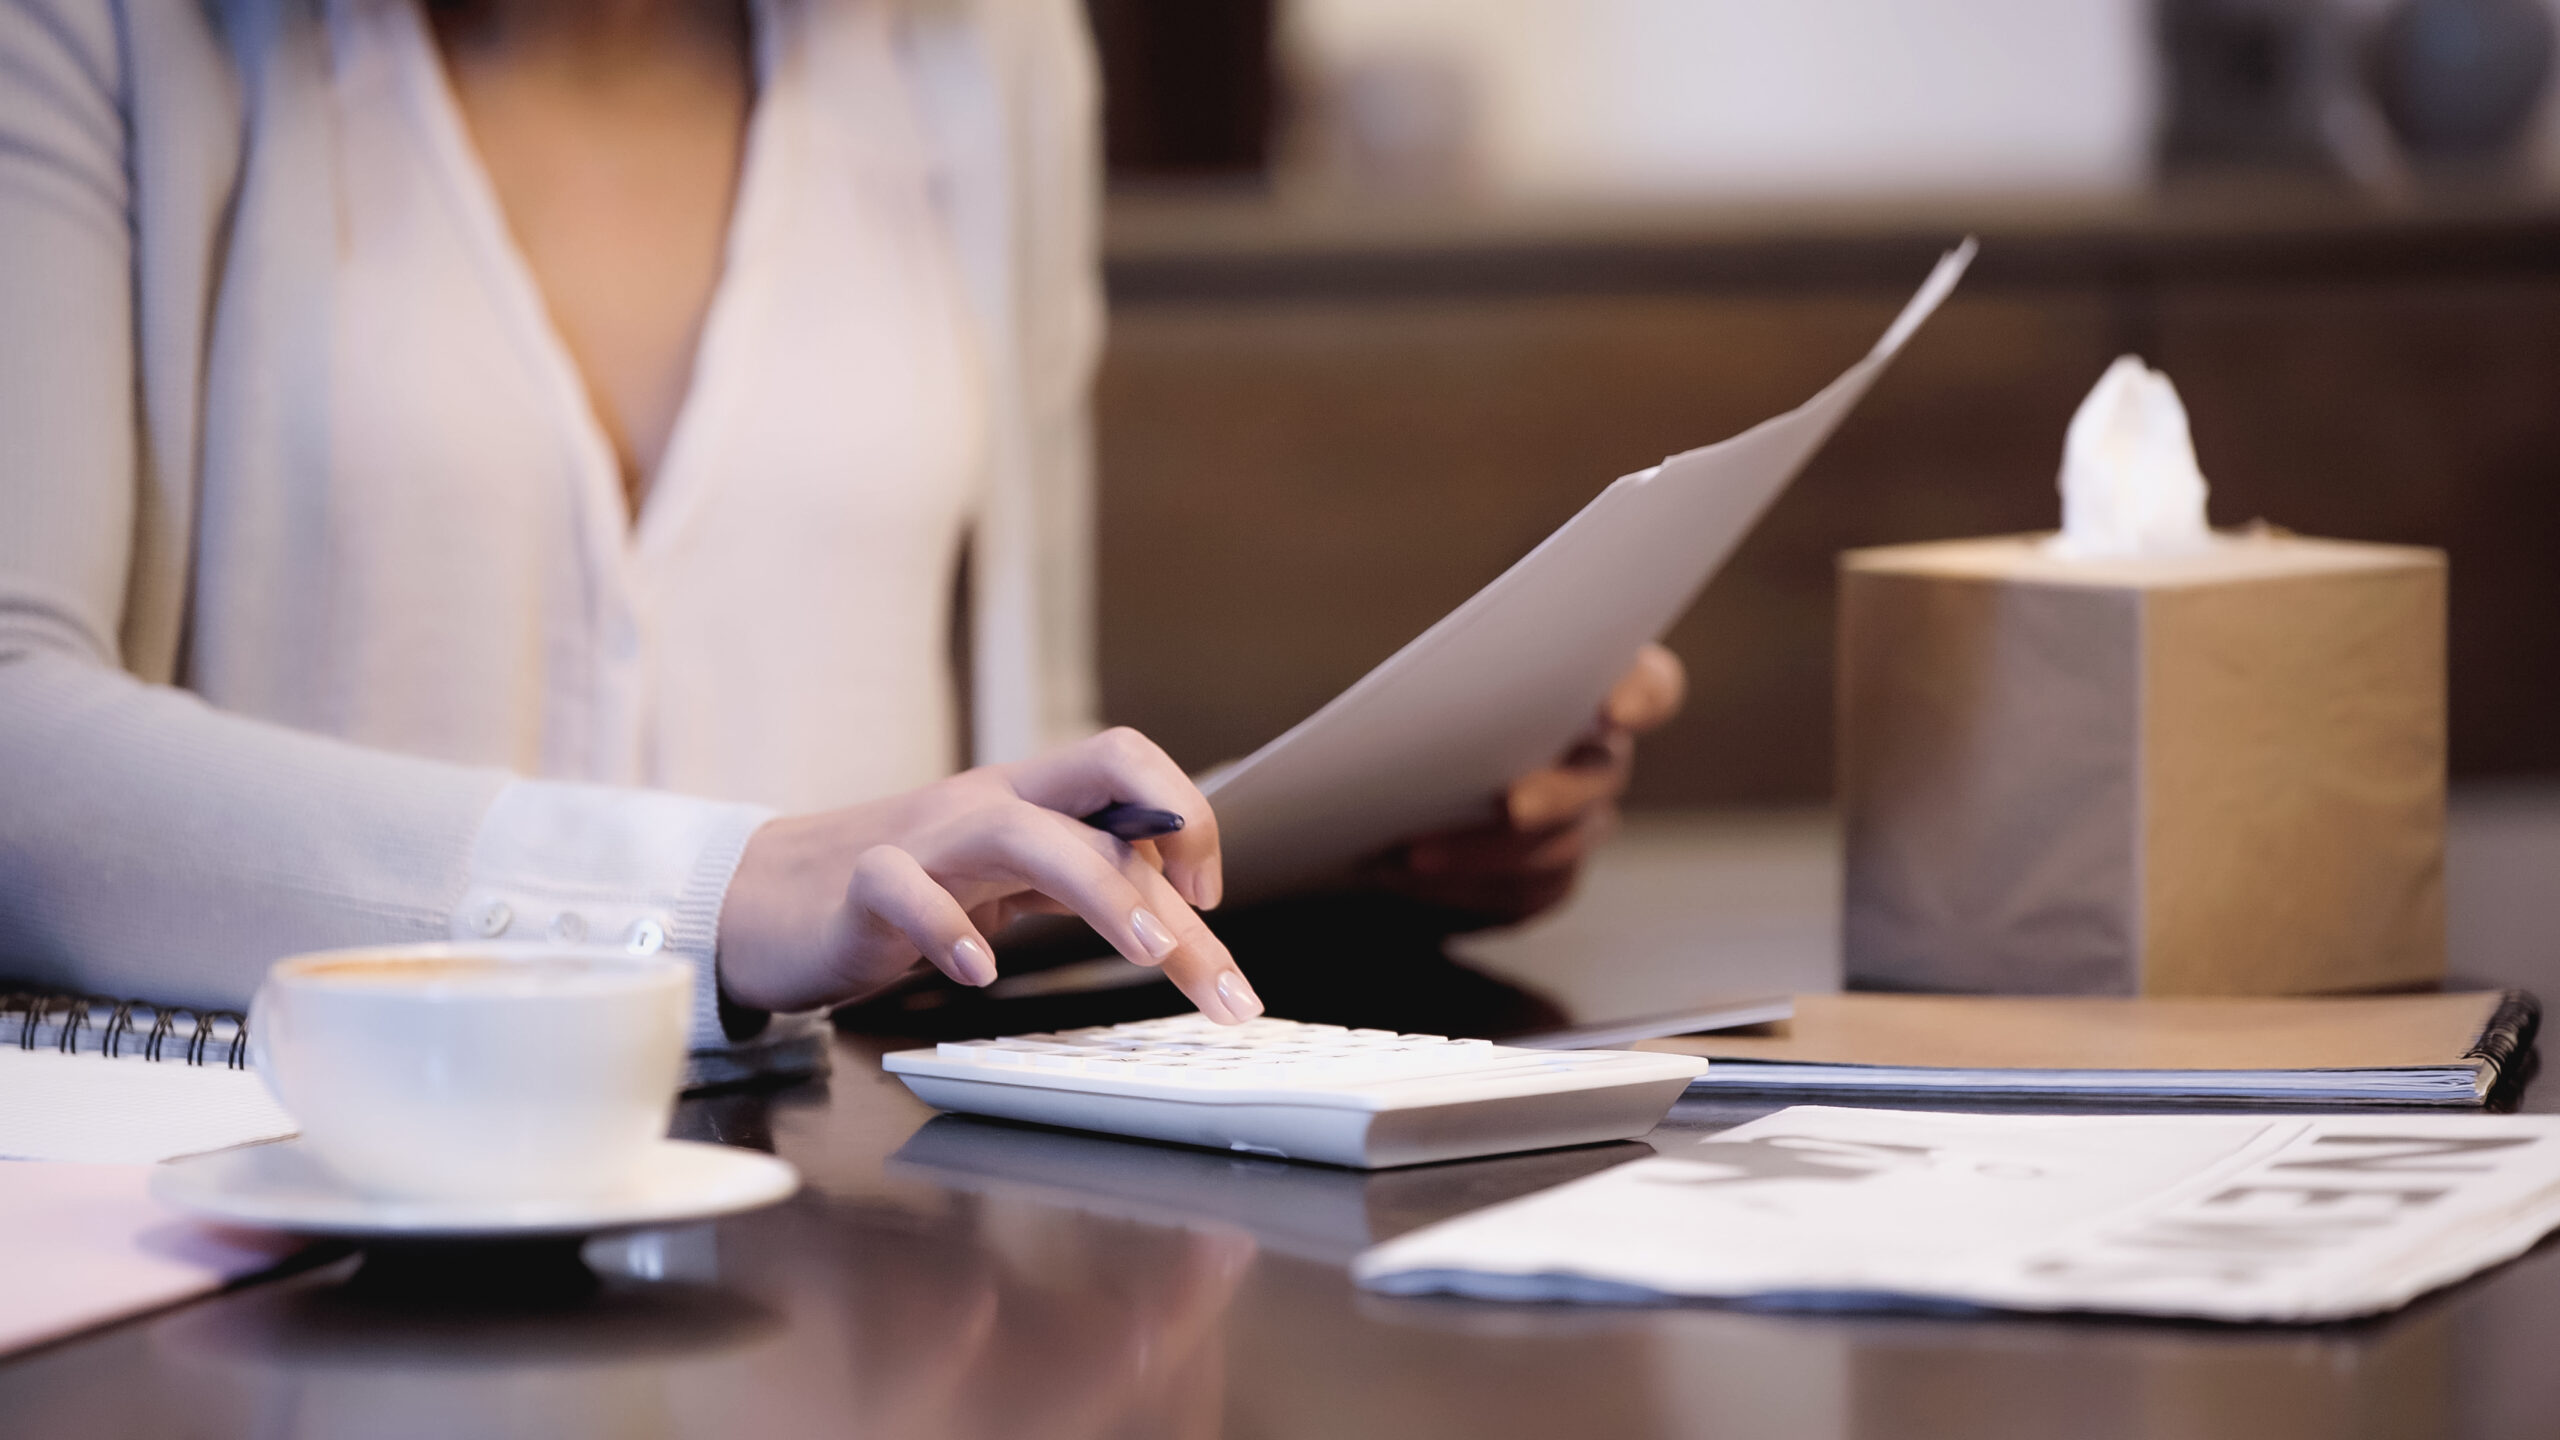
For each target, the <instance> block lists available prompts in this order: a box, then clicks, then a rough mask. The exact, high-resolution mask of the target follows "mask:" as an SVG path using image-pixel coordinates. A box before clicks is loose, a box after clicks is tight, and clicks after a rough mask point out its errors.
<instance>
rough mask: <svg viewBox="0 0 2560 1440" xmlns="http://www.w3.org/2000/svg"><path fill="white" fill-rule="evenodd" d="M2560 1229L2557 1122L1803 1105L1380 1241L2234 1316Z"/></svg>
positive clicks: (1457, 1278) (1514, 1285) (2332, 1312)
mask: <svg viewBox="0 0 2560 1440" xmlns="http://www.w3.org/2000/svg"><path fill="white" fill-rule="evenodd" d="M2555 1227H2560V1116H2549V1115H2460V1116H2451V1115H2376V1116H2368V1117H2361V1118H2351V1119H2350V1118H2338V1117H2318V1118H2292V1117H2287V1118H2278V1117H2268V1116H2223V1115H2198V1116H2089V1115H2073V1116H2033V1115H1939V1114H1928V1113H1913V1112H1897V1111H1883V1110H1837V1109H1827V1108H1823V1107H1818V1106H1799V1107H1796V1108H1794V1109H1789V1110H1782V1111H1780V1112H1778V1113H1777V1114H1775V1115H1771V1116H1768V1117H1766V1118H1764V1119H1761V1120H1756V1121H1753V1122H1751V1123H1750V1124H1747V1125H1742V1126H1738V1127H1736V1128H1734V1129H1732V1130H1729V1131H1726V1132H1724V1133H1723V1134H1722V1135H1719V1136H1717V1137H1716V1138H1715V1139H1713V1140H1710V1141H1707V1142H1703V1143H1700V1144H1696V1145H1690V1146H1685V1147H1683V1148H1681V1149H1680V1150H1678V1151H1677V1152H1676V1153H1674V1154H1671V1155H1665V1156H1660V1157H1657V1158H1654V1159H1650V1160H1640V1161H1637V1162H1635V1163H1634V1164H1631V1165H1623V1166H1620V1167H1618V1168H1617V1169H1614V1170H1609V1171H1606V1172H1604V1173H1602V1174H1599V1175H1595V1176H1592V1177H1590V1178H1588V1179H1584V1180H1578V1181H1575V1182H1573V1183H1571V1184H1568V1185H1563V1186H1559V1187H1558V1188H1556V1189H1554V1190H1550V1191H1547V1192H1545V1193H1543V1194H1540V1195H1535V1196H1531V1197H1530V1198H1528V1199H1525V1200H1518V1201H1513V1202H1511V1203H1509V1204H1506V1205H1500V1206H1496V1207H1494V1208H1492V1209H1488V1210H1481V1211H1478V1212H1476V1213H1474V1214H1471V1215H1465V1216H1461V1217H1459V1218H1457V1219H1455V1220H1451V1221H1447V1222H1445V1223H1443V1224H1440V1225H1435V1226H1431V1227H1429V1228H1427V1229H1424V1230H1420V1231H1417V1232H1415V1233H1413V1234H1411V1235H1407V1236H1404V1237H1401V1238H1399V1239H1397V1240H1394V1241H1391V1242H1389V1243H1388V1244H1386V1245H1382V1246H1380V1247H1378V1248H1377V1249H1374V1250H1372V1251H1370V1252H1369V1253H1368V1254H1367V1255H1365V1256H1363V1257H1362V1258H1361V1260H1360V1261H1359V1263H1358V1265H1357V1266H1356V1268H1355V1274H1356V1275H1357V1276H1358V1278H1359V1280H1360V1282H1361V1283H1362V1284H1364V1285H1366V1286H1368V1287H1370V1288H1372V1289H1377V1290H1384V1291H1388V1292H1391V1293H1398V1294H1421V1293H1429V1292H1434V1291H1447V1292H1452V1293H1458V1294H1467V1295H1476V1296H1481V1297H1486V1298H1494V1299H1536V1300H1600V1301H1630V1300H1645V1299H1653V1298H1659V1297H1664V1296H1683V1297H1700V1298H1718V1299H1749V1300H1752V1301H1754V1302H1756V1303H1759V1304H1763V1305H1774V1306H1799V1307H1804V1308H1819V1309H1853V1308H1861V1307H1884V1306H1907V1305H1910V1304H1913V1303H1915V1302H1918V1303H1927V1304H1936V1305H1945V1304H1959V1305H1978V1306H1991V1307H2000V1308H2010V1309H2021V1310H2041V1311H2054V1310H2088V1311H2112V1312H2126V1313H2139V1314H2155V1315H2184V1316H2198V1317H2204V1318H2210V1319H2218V1320H2243V1321H2289V1322H2294V1321H2322V1320H2334V1319H2344V1318H2348V1317H2352V1316H2357V1315H2369V1314H2375V1313H2379V1312H2381V1311H2385V1310H2390V1309H2394V1308H2396V1307H2398V1306H2400V1305H2403V1304H2405V1303H2407V1302H2408V1301H2409V1300H2411V1299H2413V1298H2415V1297H2416V1296H2418V1295H2421V1294H2423V1293H2425V1292H2426V1291H2429V1290H2432V1289H2435V1288H2437V1287H2438V1286H2442V1285H2447V1284H2450V1283H2452V1282H2453V1281H2456V1280H2459V1279H2461V1278H2463V1277H2464V1276H2467V1275H2470V1274H2473V1273H2475V1272H2477V1271H2479V1270H2482V1269H2485V1268H2487V1267H2489V1266H2491V1265H2494V1264H2497V1263H2498V1262H2500V1261H2502V1260H2506V1259H2509V1258H2511V1257H2513V1256H2515V1255H2518V1254H2521V1253H2523V1251H2525V1250H2526V1249H2527V1248H2529V1247H2531V1246H2532V1244H2533V1243H2534V1241H2535V1240H2537V1239H2538V1238H2540V1237H2541V1236H2542V1235H2543V1234H2545V1233H2547V1232H2548V1231H2550V1230H2552V1229H2553V1228H2555Z"/></svg>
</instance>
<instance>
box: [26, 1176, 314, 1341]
mask: <svg viewBox="0 0 2560 1440" xmlns="http://www.w3.org/2000/svg"><path fill="white" fill-rule="evenodd" d="M150 1173H151V1167H150V1166H148V1165H48V1164H41V1163H35V1162H29V1161H12V1162H0V1274H5V1275H6V1276H7V1277H8V1279H7V1282H6V1283H5V1284H0V1353H6V1352H8V1351H12V1350H19V1349H23V1348H25V1347H26V1346H29V1345H39V1344H42V1343H44V1342H45V1341H47V1340H55V1339H59V1338H61V1337H62V1336H65V1335H69V1334H73V1333H75V1332H77V1331H81V1330H86V1329H88V1328H89V1327H90V1326H93V1325H101V1324H104V1323H106V1322H107V1321H110V1320H118V1319H122V1318H124V1317H125V1316H128V1315H138V1314H140V1313H142V1312H143V1311H146V1310H155V1309H158V1308H159V1307H161V1306H163V1305H171V1304H175V1303H176V1302H178V1301H180V1300H185V1299H190V1298H192V1297H194V1296H197V1295H203V1294H208V1293H210V1292H212V1291H214V1290H217V1289H220V1288H221V1287H222V1286H223V1285H224V1284H226V1283H228V1282H230V1281H232V1280H236V1279H239V1278H241V1277H243V1276H247V1275H254V1274H257V1273H258V1272H260V1271H262V1270H266V1269H269V1268H271V1267H273V1266H274V1265H276V1264H278V1263H279V1262H281V1261H283V1260H284V1259H285V1258H286V1257H287V1256H290V1255H292V1254H293V1253H294V1252H295V1251H297V1250H299V1249H301V1248H302V1245H303V1242H302V1241H300V1240H298V1239H295V1238H293V1237H291V1236H285V1235H268V1234H252V1233H249V1232H246V1231H236V1230H222V1229H216V1228H213V1227H210V1226H203V1225H198V1224H196V1223H195V1222H193V1221H191V1220H188V1219H187V1218H186V1217H184V1216H182V1215H180V1214H178V1213H177V1212H176V1211H174V1210H171V1209H169V1208H168V1207H166V1206H164V1205H162V1204H160V1203H159V1202H158V1201H156V1200H153V1199H152V1198H151V1197H150V1195H149V1194H148V1193H147V1192H146V1188H145V1187H146V1184H147V1181H148V1177H149V1175H150Z"/></svg>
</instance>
